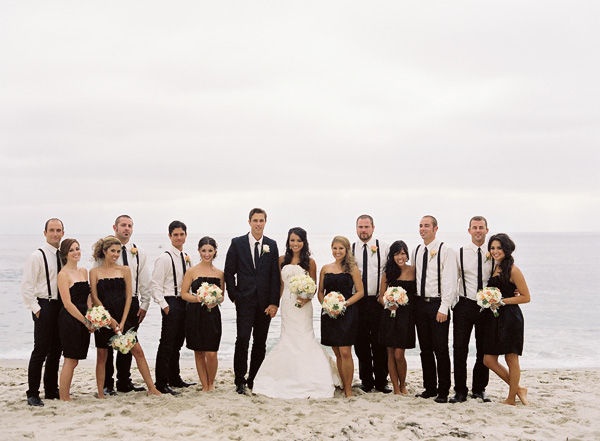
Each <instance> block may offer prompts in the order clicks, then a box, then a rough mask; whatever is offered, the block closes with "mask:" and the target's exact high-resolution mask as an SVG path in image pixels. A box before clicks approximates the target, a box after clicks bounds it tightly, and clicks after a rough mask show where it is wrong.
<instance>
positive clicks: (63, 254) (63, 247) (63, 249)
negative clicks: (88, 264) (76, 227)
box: [60, 239, 81, 265]
mask: <svg viewBox="0 0 600 441" xmlns="http://www.w3.org/2000/svg"><path fill="white" fill-rule="evenodd" d="M74 243H76V244H77V245H79V246H80V247H81V245H80V244H79V241H78V240H77V239H65V240H63V241H62V242H61V243H60V261H61V262H62V264H63V265H65V264H66V263H67V254H69V250H70V249H71V245H73V244H74Z"/></svg>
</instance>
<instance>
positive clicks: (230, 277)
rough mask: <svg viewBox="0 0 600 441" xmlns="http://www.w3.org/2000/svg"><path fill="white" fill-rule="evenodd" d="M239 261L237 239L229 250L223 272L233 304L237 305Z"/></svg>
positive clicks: (232, 242)
mask: <svg viewBox="0 0 600 441" xmlns="http://www.w3.org/2000/svg"><path fill="white" fill-rule="evenodd" d="M238 259H239V256H238V252H237V247H236V245H235V239H232V240H231V244H230V245H229V249H228V250H227V256H226V257H225V268H224V270H223V272H224V273H225V286H226V288H227V294H228V295H229V299H230V300H231V301H232V302H233V303H235V300H236V298H237V283H236V274H237V272H238Z"/></svg>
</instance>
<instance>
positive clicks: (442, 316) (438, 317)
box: [435, 311, 448, 323]
mask: <svg viewBox="0 0 600 441" xmlns="http://www.w3.org/2000/svg"><path fill="white" fill-rule="evenodd" d="M435 319H436V320H437V321H438V323H444V322H445V321H446V320H448V314H442V313H441V312H439V311H438V313H437V315H436V316H435Z"/></svg>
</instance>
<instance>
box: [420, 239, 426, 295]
mask: <svg viewBox="0 0 600 441" xmlns="http://www.w3.org/2000/svg"><path fill="white" fill-rule="evenodd" d="M426 276H427V247H425V249H424V250H423V265H421V296H423V297H425V277H426Z"/></svg>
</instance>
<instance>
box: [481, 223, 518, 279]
mask: <svg viewBox="0 0 600 441" xmlns="http://www.w3.org/2000/svg"><path fill="white" fill-rule="evenodd" d="M495 240H497V241H498V242H500V247H501V248H502V251H504V259H502V262H500V279H502V280H504V281H506V282H508V281H510V272H511V270H512V266H513V264H514V263H515V259H514V258H513V256H512V253H513V251H515V248H516V245H515V243H514V242H513V241H512V239H511V238H510V237H508V234H505V233H498V234H494V235H493V236H492V237H490V240H489V241H488V251H489V250H490V248H491V246H492V242H493V241H495Z"/></svg>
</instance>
